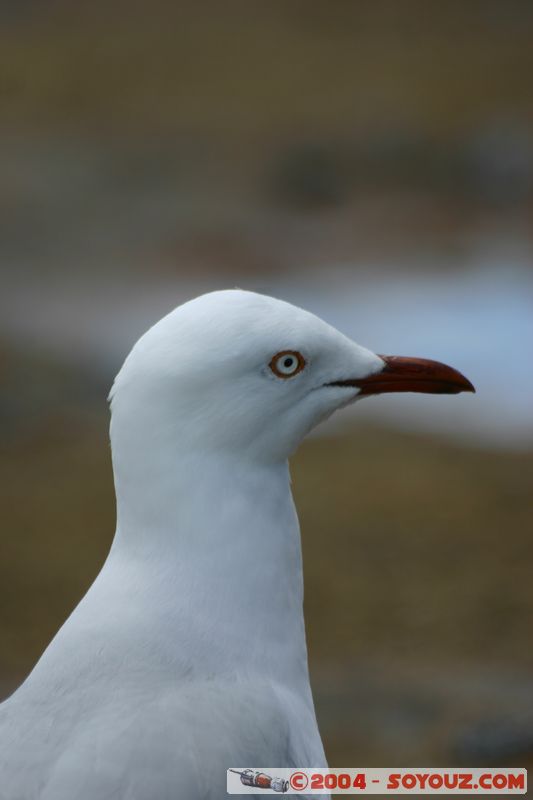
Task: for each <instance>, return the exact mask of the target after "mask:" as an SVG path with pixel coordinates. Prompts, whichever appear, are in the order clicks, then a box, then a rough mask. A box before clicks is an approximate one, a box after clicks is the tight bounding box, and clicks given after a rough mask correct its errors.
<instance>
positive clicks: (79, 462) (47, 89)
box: [0, 0, 533, 766]
mask: <svg viewBox="0 0 533 800" xmlns="http://www.w3.org/2000/svg"><path fill="white" fill-rule="evenodd" d="M532 37H533V5H532V4H531V3H530V2H529V1H528V0H506V2H505V3H504V2H502V1H501V0H471V1H470V2H468V3H465V2H459V0H457V1H456V0H448V2H446V3H427V2H423V0H403V2H402V3H398V2H394V0H353V1H352V2H350V1H349V0H329V1H328V2H327V3H326V2H323V1H319V2H316V1H315V0H305V2H304V1H303V0H283V1H281V0H271V2H259V1H258V2H250V0H247V1H245V0H227V1H226V2H224V3H218V2H216V1H215V0H200V1H199V2H194V3H193V2H178V3H176V2H167V1H166V0H151V2H150V3H148V2H135V0H128V2H121V1H120V0H106V2H103V0H93V1H92V2H91V3H72V2H67V0H48V2H46V3H42V2H37V1H36V0H16V2H15V1H14V0H3V2H1V3H0V51H1V53H2V82H1V83H2V85H1V93H2V102H1V106H0V108H1V111H0V161H1V165H2V180H1V182H0V225H1V227H2V234H1V237H0V269H1V272H2V274H1V286H2V289H1V293H0V359H1V369H0V375H1V377H0V381H1V383H2V391H1V393H0V419H1V422H0V434H1V440H2V448H1V453H0V471H1V475H0V484H1V487H2V495H3V504H2V505H3V511H2V536H1V539H0V546H1V557H0V609H1V614H0V693H1V695H2V696H5V695H7V694H8V693H9V692H10V691H12V690H13V688H14V687H16V686H17V685H18V684H19V683H20V681H21V680H22V679H23V678H24V677H25V676H26V674H27V673H28V671H29V670H30V669H31V667H32V665H33V664H34V663H35V661H36V659H37V658H38V656H39V655H40V653H41V652H42V650H43V649H44V647H45V645H46V644H47V643H48V641H49V639H50V638H51V637H52V636H53V634H54V633H55V631H56V630H57V628H58V627H59V626H60V624H61V623H62V622H63V621H64V619H65V618H66V616H67V615H68V614H69V612H70V611H71V609H72V608H73V607H74V605H75V604H76V603H77V601H78V600H79V599H80V597H81V596H82V594H83V593H84V592H85V591H86V589H87V588H88V586H89V585H90V583H91V582H92V580H93V579H94V577H95V575H96V573H97V571H98V569H99V568H100V566H101V564H102V562H103V560H104V558H105V556H106V553H107V550H108V548H109V545H110V542H111V539H112V535H113V530H114V496H113V488H112V475H111V467H110V458H109V447H108V434H107V426H108V412H107V406H106V394H107V391H108V389H109V386H110V383H111V380H112V378H113V375H114V374H115V373H116V372H117V370H118V368H119V367H120V364H121V362H122V360H123V358H124V357H125V355H126V353H127V352H128V350H129V348H130V347H131V345H132V344H133V342H134V341H135V339H136V338H137V337H138V336H139V335H140V334H141V333H142V332H143V331H144V330H145V329H146V328H147V327H148V326H149V325H150V324H152V323H153V322H155V321H156V320H157V319H158V318H159V317H160V316H161V315H163V314H164V313H166V312H167V311H169V310H170V309H172V308H173V307H174V306H176V305H177V304H179V303H181V302H183V301H184V300H187V299H189V298H191V297H193V296H194V295H196V294H198V293H201V292H204V291H209V290H212V289H217V288H227V287H233V286H240V287H242V288H246V289H253V290H258V291H262V292H266V293H270V294H273V295H275V296H278V297H281V298H283V299H287V300H289V301H291V302H294V303H296V304H298V305H302V306H304V307H306V308H308V309H310V310H312V311H314V312H316V313H318V314H319V315H321V316H323V317H324V318H325V319H327V320H328V321H329V322H331V323H332V324H334V325H336V326H337V327H339V328H340V329H341V330H343V331H344V332H345V333H347V334H348V335H350V336H352V337H354V338H355V339H356V341H358V342H359V343H361V344H364V345H366V346H368V347H370V348H372V349H374V350H376V351H378V352H384V353H397V354H402V355H418V356H427V357H433V358H437V359H441V360H444V361H446V362H448V363H451V364H452V365H453V366H455V367H456V368H458V369H460V370H461V371H463V372H464V373H465V374H466V375H467V376H468V377H469V378H470V379H471V380H472V381H473V383H474V384H475V385H476V387H477V391H478V393H477V394H476V395H475V396H474V395H468V396H465V395H461V396H459V397H443V398H439V397H424V396H414V395H406V396H401V397H400V396H386V397H382V398H375V399H371V400H368V401H365V402H364V403H361V404H358V406H357V407H356V409H354V410H350V411H346V412H345V413H343V414H342V415H338V418H337V419H335V420H334V421H332V422H331V423H329V424H328V425H326V426H325V427H323V428H322V429H321V431H320V435H318V436H315V437H314V438H312V439H310V440H309V441H308V442H307V443H306V444H305V445H304V447H303V448H302V449H301V451H300V452H299V454H298V455H297V457H296V458H295V460H294V463H293V479H294V488H295V495H296V501H297V505H298V507H299V510H300V517H301V523H302V531H303V549H304V561H305V581H306V614H307V625H308V639H309V648H310V667H311V674H312V682H313V687H314V693H315V697H316V704H317V711H318V716H319V722H320V726H321V730H322V733H323V737H324V741H325V746H326V751H327V754H328V757H329V761H330V763H331V764H332V765H340V766H342V765H343V764H344V765H346V764H348V765H354V764H355V765H363V766H383V765H387V766H393V765H397V766H406V765H410V764H413V763H415V764H428V763H430V764H432V765H439V764H443V765H449V764H450V763H454V764H468V765H469V766H472V765H474V766H478V765H480V766H481V765H485V764H487V765H490V764H500V765H502V764H518V765H522V766H523V765H526V764H527V762H528V759H529V760H531V761H533V759H532V758H531V756H532V755H533V642H532V636H531V623H532V620H533V581H532V580H531V574H532V567H533V514H532V480H533V369H532V360H531V356H532V349H533V269H532V266H533V84H532V75H533V47H532V44H531V43H532V41H533V38H532Z"/></svg>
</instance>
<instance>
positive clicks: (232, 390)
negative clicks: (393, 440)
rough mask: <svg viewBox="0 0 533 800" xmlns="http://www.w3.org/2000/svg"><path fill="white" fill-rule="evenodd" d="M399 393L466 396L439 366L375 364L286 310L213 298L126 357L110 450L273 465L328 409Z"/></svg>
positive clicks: (226, 295)
mask: <svg viewBox="0 0 533 800" xmlns="http://www.w3.org/2000/svg"><path fill="white" fill-rule="evenodd" d="M408 391H410V392H427V393H439V394H442V393H445V394H455V393H458V392H463V391H474V388H473V386H472V384H471V383H470V382H469V381H468V380H467V379H466V378H465V377H464V376H463V375H461V374H460V373H459V372H457V371H456V370H454V369H452V368H451V367H448V366H446V365H444V364H441V363H439V362H435V361H429V360H427V359H421V358H405V357H395V356H383V355H376V354H375V353H373V352H371V351H370V350H367V349H366V348H365V347H361V346H360V345H358V344H356V343H355V342H353V341H352V340H350V339H349V338H347V337H346V336H344V335H343V334H342V333H340V332H339V331H338V330H336V329H335V328H333V327H332V326H330V325H328V324H327V323H326V322H324V321H323V320H321V319H319V318H318V317H316V316H315V315H313V314H311V313H309V312H307V311H304V310H302V309H300V308H297V307H295V306H293V305H291V304H289V303H286V302H283V301H281V300H277V299H274V298H272V297H267V296H264V295H260V294H256V293H254V292H247V291H241V290H227V291H218V292H212V293H209V294H206V295H203V296H201V297H198V298H196V299H195V300H192V301H190V302H188V303H185V304H184V305H182V306H179V307H178V308H176V309H175V310H174V311H172V312H171V313H170V314H168V315H167V316H166V317H164V318H163V319H162V320H161V321H160V322H158V323H157V324H156V325H154V326H153V327H152V328H151V329H150V330H149V331H148V332H147V333H146V334H145V335H144V336H142V337H141V339H140V340H139V341H138V342H137V344H136V345H135V346H134V348H133V350H132V351H131V353H130V355H129V356H128V358H127V359H126V361H125V363H124V366H123V367H122V369H121V371H120V373H119V374H118V376H117V378H116V380H115V383H114V386H113V389H112V391H111V403H112V417H113V420H112V439H113V438H114V436H120V435H122V436H128V437H130V438H131V439H132V441H134V442H135V441H137V443H138V445H139V447H142V448H146V447H149V446H150V445H149V443H150V442H154V443H155V442H156V441H157V440H159V441H163V440H164V441H166V442H172V443H173V444H174V445H175V447H176V448H179V450H180V452H189V453H190V452H197V453H202V452H205V453H224V454H234V455H238V456H239V457H246V458H250V459H251V460H254V461H266V462H272V461H277V460H282V459H285V458H287V456H288V455H290V453H292V452H293V451H294V449H295V448H296V447H297V445H298V444H299V442H300V441H301V439H302V438H303V437H304V436H305V435H306V434H307V433H308V432H309V431H310V430H311V429H312V428H314V427H315V426H316V425H317V424H318V423H319V422H321V421H322V420H324V419H325V418H327V417H329V416H330V415H331V414H332V413H333V412H334V411H336V410H337V409H339V408H342V407H343V406H346V405H348V404H350V403H353V402H355V401H357V400H358V399H360V398H362V397H367V396H369V395H373V394H381V393H385V392H408ZM126 430H127V431H128V433H127V434H126ZM121 432H122V433H121Z"/></svg>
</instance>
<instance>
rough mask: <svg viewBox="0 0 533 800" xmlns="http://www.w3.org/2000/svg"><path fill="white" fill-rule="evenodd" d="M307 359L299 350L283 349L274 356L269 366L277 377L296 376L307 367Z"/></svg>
mask: <svg viewBox="0 0 533 800" xmlns="http://www.w3.org/2000/svg"><path fill="white" fill-rule="evenodd" d="M305 364H306V361H305V358H304V357H303V355H302V354H301V353H299V352H298V351H297V350H281V352H279V353H276V355H275V356H272V360H271V361H270V364H269V367H270V369H271V370H272V372H273V373H274V375H275V376H276V377H277V378H283V379H284V380H286V379H287V378H294V376H295V375H298V373H299V372H301V371H302V370H303V369H304V367H305Z"/></svg>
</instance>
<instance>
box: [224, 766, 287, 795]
mask: <svg viewBox="0 0 533 800" xmlns="http://www.w3.org/2000/svg"><path fill="white" fill-rule="evenodd" d="M230 772H235V774H236V775H240V776H241V783H242V784H244V786H255V787H256V788H257V789H272V791H273V792H281V793H282V794H284V793H285V792H286V791H288V789H289V781H287V780H285V778H271V777H270V775H267V774H266V773H264V772H258V771H257V770H255V769H243V770H242V771H241V770H238V769H230Z"/></svg>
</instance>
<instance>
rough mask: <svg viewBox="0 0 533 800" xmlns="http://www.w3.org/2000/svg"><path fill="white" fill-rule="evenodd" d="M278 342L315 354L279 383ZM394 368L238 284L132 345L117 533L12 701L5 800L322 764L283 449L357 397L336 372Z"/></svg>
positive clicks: (215, 788) (57, 798) (194, 793)
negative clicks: (247, 769)
mask: <svg viewBox="0 0 533 800" xmlns="http://www.w3.org/2000/svg"><path fill="white" fill-rule="evenodd" d="M285 351H291V352H292V351H294V352H297V353H299V354H301V356H302V357H303V358H304V359H305V368H303V369H302V370H301V371H299V372H298V374H294V375H289V376H283V377H280V376H278V375H276V374H275V372H273V370H272V367H271V366H270V365H271V361H272V358H273V356H274V355H275V354H277V353H280V352H285ZM287 364H289V362H287ZM383 368H384V362H383V360H382V359H381V358H380V357H378V356H376V355H374V354H373V353H371V352H370V351H368V350H365V349H364V348H362V347H359V346H358V345H356V344H354V343H353V342H351V341H350V340H349V339H347V338H346V337H344V336H343V335H342V334H341V333H339V332H338V331H336V330H334V329H333V328H331V327H330V326H328V325H327V324H326V323H324V322H322V321H321V320H319V319H317V318H316V317H314V316H313V315H312V314H309V313H307V312H305V311H302V310H301V309H297V308H295V307H293V306H291V305H289V304H287V303H284V302H281V301H278V300H274V299H272V298H269V297H264V296H261V295H257V294H254V293H249V292H243V291H238V290H235V291H224V292H215V293H212V294H208V295H204V296H203V297H200V298H198V299H196V300H193V301H191V302H189V303H187V304H185V305H183V306H181V307H179V308H177V309H176V310H175V311H173V312H172V313H171V314H169V315H168V316H167V317H165V318H164V319H162V320H161V321H160V322H159V323H158V324H156V325H155V326H154V327H153V328H151V329H150V330H149V331H148V332H147V333H146V334H145V335H144V336H143V337H142V338H141V339H140V340H139V341H138V342H137V344H136V345H135V347H134V348H133V350H132V352H131V353H130V355H129V356H128V358H127V359H126V362H125V364H124V366H123V367H122V369H121V371H120V373H119V374H118V376H117V378H116V380H115V383H114V386H113V389H112V392H111V407H112V421H111V444H112V454H113V468H114V475H115V488H116V495H117V530H116V535H115V539H114V542H113V546H112V548H111V551H110V554H109V556H108V559H107V561H106V563H105V565H104V567H103V569H102V571H101V573H100V574H99V575H98V577H97V578H96V580H95V582H94V584H93V586H92V587H91V588H90V590H89V592H88V593H87V595H86V596H85V597H84V599H83V600H82V601H81V603H80V604H79V606H78V607H77V608H76V609H75V611H74V612H73V614H72V615H71V617H70V618H69V619H68V620H67V622H66V623H65V624H64V626H63V627H62V628H61V630H60V631H59V633H58V634H57V636H56V637H55V638H54V640H53V641H52V642H51V644H50V645H49V647H48V648H47V650H46V651H45V653H44V655H43V656H42V658H41V659H40V661H39V662H38V664H37V666H36V667H35V668H34V670H33V672H32V673H31V674H30V676H29V677H28V679H27V680H26V681H25V682H24V684H23V685H22V686H21V687H20V688H19V689H18V691H17V692H15V694H14V695H13V696H12V697H11V698H10V699H8V700H7V701H6V702H5V703H4V704H3V705H2V706H0V798H2V800H37V798H38V800H107V799H108V798H109V800H111V798H121V800H122V798H123V799H124V800H149V798H153V800H177V799H178V800H200V798H205V799H206V800H218V799H219V798H222V797H225V796H226V789H225V787H226V769H227V768H228V767H234V766H243V765H249V766H251V767H255V766H257V767H262V766H265V765H276V766H279V767H284V766H298V767H305V766H317V767H318V766H325V764H326V761H325V756H324V751H323V748H322V743H321V740H320V735H319V732H318V728H317V723H316V719H315V713H314V708H313V700H312V696H311V690H310V686H309V679H308V669H307V652H306V643H305V631H304V620H303V612H302V565H301V553H300V536H299V529H298V520H297V516H296V513H295V509H294V506H293V501H292V497H291V493H290V478H289V471H288V464H287V458H288V456H289V455H290V453H291V452H292V451H293V450H294V449H295V448H296V447H297V445H298V443H299V442H300V441H301V439H302V437H303V436H304V435H305V434H306V433H307V432H308V431H309V430H310V429H311V428H313V427H314V426H315V425H316V424H317V423H318V422H319V421H320V420H322V419H324V418H325V417H327V416H328V415H329V414H331V413H332V412H333V411H334V410H335V409H337V408H339V407H340V406H342V405H345V404H346V403H348V402H351V401H353V400H354V399H355V398H356V397H357V395H358V393H359V389H358V388H357V387H356V386H355V384H354V383H352V384H350V385H341V386H339V385H337V386H332V385H329V384H331V383H334V382H335V381H339V380H347V379H361V380H364V379H365V378H366V377H367V376H369V375H372V374H376V373H378V372H380V371H381V370H383ZM287 369H289V367H287ZM290 369H292V367H290ZM43 568H44V567H43ZM257 796H258V797H260V796H261V792H260V791H259V790H258V795H257ZM263 796H264V795H263Z"/></svg>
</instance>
